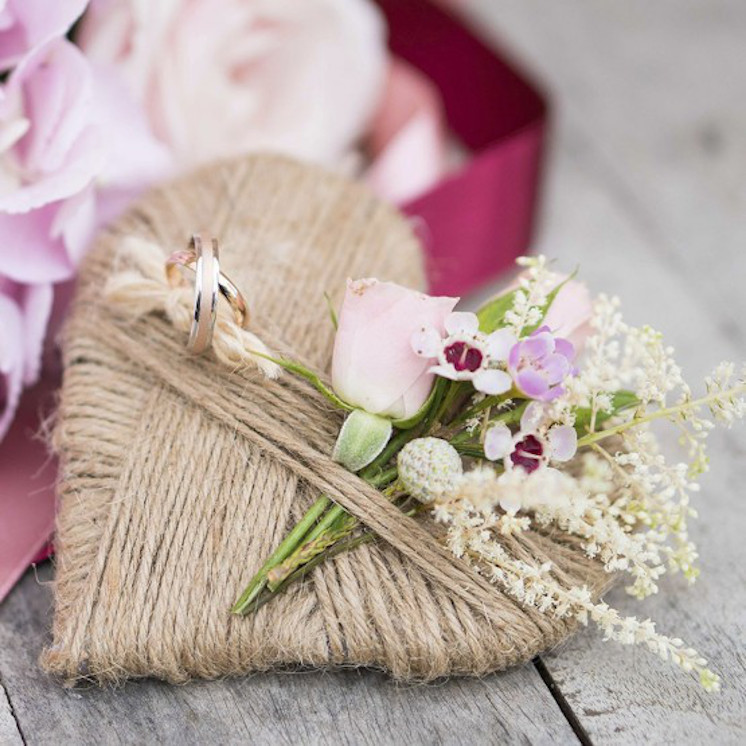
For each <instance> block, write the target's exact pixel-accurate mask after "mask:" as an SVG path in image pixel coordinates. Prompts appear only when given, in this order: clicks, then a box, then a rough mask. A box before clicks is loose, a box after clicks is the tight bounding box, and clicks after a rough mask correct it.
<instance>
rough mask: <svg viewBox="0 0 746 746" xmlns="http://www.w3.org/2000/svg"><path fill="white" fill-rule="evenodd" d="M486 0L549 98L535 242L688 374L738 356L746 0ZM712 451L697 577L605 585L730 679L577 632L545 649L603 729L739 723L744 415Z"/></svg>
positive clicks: (649, 730) (585, 712)
mask: <svg viewBox="0 0 746 746" xmlns="http://www.w3.org/2000/svg"><path fill="white" fill-rule="evenodd" d="M480 6H481V8H482V12H483V14H486V16H488V17H489V18H490V19H491V25H492V26H497V27H499V28H502V29H504V30H505V32H506V34H507V35H508V38H509V39H510V41H511V42H512V43H513V45H514V46H515V48H516V49H517V50H518V51H519V53H521V54H522V55H524V56H526V57H527V58H528V59H530V60H532V61H533V63H534V65H535V67H536V69H537V71H538V72H539V74H540V75H541V76H542V77H544V78H545V80H546V81H547V82H548V85H549V87H550V88H551V89H552V90H554V91H556V92H557V93H556V95H557V96H558V99H559V105H560V117H559V128H558V140H557V143H556V147H555V151H554V153H555V157H554V159H553V162H552V164H551V166H550V173H551V179H550V184H549V189H548V194H547V207H548V209H547V214H546V221H545V224H544V230H543V233H542V238H541V241H540V246H539V249H540V250H542V251H543V252H544V253H546V254H548V255H550V256H556V257H560V258H561V260H562V263H563V265H565V266H574V265H575V264H579V265H580V266H581V267H582V272H583V276H584V278H587V279H589V281H590V282H591V284H592V285H593V286H594V287H596V288H604V289H605V290H607V291H608V292H611V293H616V294H619V295H620V296H621V298H622V299H623V301H624V302H625V312H626V315H627V316H628V317H630V319H631V320H633V321H634V322H636V323H642V322H646V321H647V322H652V323H653V324H654V325H655V326H657V327H658V328H660V329H661V330H662V331H663V332H664V333H665V335H666V337H667V339H668V340H669V341H670V342H671V344H673V345H674V346H675V347H676V349H677V358H678V359H679V360H680V362H681V363H682V364H683V367H684V371H685V374H686V375H687V376H688V377H689V378H690V379H691V380H693V381H696V380H698V379H700V380H701V377H702V376H703V375H705V374H706V373H707V372H708V371H709V370H710V369H711V368H712V367H713V366H714V365H715V364H716V363H717V362H719V361H720V360H722V359H734V360H739V359H743V358H744V357H745V356H744V351H745V348H746V343H745V342H744V339H745V338H744V328H745V327H744V325H743V319H744V317H746V293H744V292H743V282H744V280H745V279H746V253H745V252H744V251H743V249H742V247H743V245H744V240H743V239H744V238H745V237H746V234H744V229H745V228H746V223H745V222H744V220H743V215H744V214H746V209H744V208H745V204H746V203H745V202H744V196H745V194H746V191H745V189H744V186H745V185H746V179H744V167H745V166H746V137H745V136H744V127H743V123H744V117H746V107H745V106H744V103H743V100H740V101H737V100H736V99H737V98H738V96H736V92H737V90H746V65H744V64H743V57H742V54H743V52H742V43H741V41H742V39H743V32H744V30H746V7H745V6H743V4H739V5H737V4H736V3H733V2H714V3H711V4H709V5H708V6H707V8H708V9H707V12H705V11H704V10H703V6H702V5H701V4H694V3H691V2H683V3H676V7H675V9H674V6H673V4H672V3H666V2H662V3H655V4H649V3H645V4H643V3H640V2H636V1H635V2H631V3H624V4H608V3H595V4H594V3H590V2H575V1H572V2H569V3H563V4H550V3H542V2H531V1H529V2H525V0H521V2H520V3H518V2H503V1H502V0H496V1H495V2H491V3H489V4H487V3H481V4H480ZM737 39H740V40H741V41H738V42H737ZM737 80H738V83H739V85H736V81H737ZM715 132H716V133H718V134H717V135H715V134H713V133H715ZM704 133H710V134H707V135H706V134H704ZM713 138H715V140H716V142H717V143H718V144H717V145H715V144H713V142H711V140H712V139H713ZM670 445H673V444H670ZM711 451H712V470H711V473H710V474H708V475H706V476H705V477H704V478H703V480H702V493H701V495H700V496H699V498H698V500H697V501H696V506H697V507H698V509H699V511H700V516H701V518H700V520H699V521H697V522H695V524H694V526H693V530H692V536H693V539H694V540H695V541H696V542H697V544H698V545H699V547H700V552H701V555H702V557H701V567H702V576H701V579H700V581H699V582H698V583H697V584H696V585H695V586H694V587H693V588H687V587H686V586H685V584H684V583H683V582H682V581H680V580H676V579H673V578H672V579H670V580H668V581H666V582H665V583H664V584H663V587H662V593H661V594H660V595H659V596H658V597H656V598H653V599H649V600H648V601H646V602H645V603H643V604H639V603H638V602H636V601H634V600H633V599H631V598H629V597H628V596H626V594H624V592H623V591H622V590H621V589H617V590H616V591H615V592H613V593H612V594H611V595H610V598H609V600H610V601H611V602H612V603H613V604H616V605H617V606H619V607H620V608H621V609H622V610H623V611H624V612H626V613H630V614H638V615H644V616H647V615H649V616H651V617H652V618H653V619H655V620H657V621H658V622H659V628H660V629H661V630H662V631H668V632H671V633H673V634H676V635H680V636H681V637H683V638H684V639H685V640H687V641H688V642H689V643H690V644H691V645H693V646H694V647H696V648H698V649H699V650H701V652H702V653H703V654H704V655H706V657H708V658H709V659H710V661H711V664H712V666H713V668H714V669H715V670H717V671H718V672H719V673H720V674H721V676H722V677H723V679H724V687H723V692H722V693H721V694H720V695H719V696H711V695H710V696H708V695H705V694H703V693H702V692H701V691H699V689H698V688H697V687H696V685H693V684H692V683H691V682H690V681H689V680H688V679H687V677H682V676H680V675H678V674H677V672H675V671H673V670H671V669H669V667H668V666H667V665H666V664H664V663H662V662H660V661H658V660H657V659H655V658H653V657H652V656H651V655H650V654H649V653H647V652H646V651H644V650H627V649H620V648H619V647H618V646H615V645H610V644H606V643H603V642H602V641H601V640H600V639H599V638H598V636H597V635H595V634H593V633H589V634H581V635H579V636H577V637H576V638H575V639H573V640H571V641H569V642H568V643H567V644H566V645H565V646H563V648H562V649H561V650H560V651H557V652H555V653H553V654H552V655H550V656H547V657H546V658H545V664H546V666H547V669H548V670H549V672H550V673H551V675H552V676H553V678H554V680H555V681H556V683H557V685H558V687H559V689H560V692H561V693H562V695H563V696H564V697H565V698H566V700H567V701H568V703H569V704H570V706H571V707H572V708H573V710H574V712H575V714H576V716H577V718H578V720H579V722H580V724H581V726H582V727H583V728H584V729H585V731H586V732H587V733H588V735H589V736H590V738H591V739H592V740H593V741H594V742H596V743H603V744H617V743H618V744H628V743H641V742H649V743H656V744H657V743H677V744H687V743H703V742H706V741H708V740H710V741H713V742H715V743H718V744H726V743H743V742H744V740H745V739H746V676H745V670H744V669H745V664H746V661H745V660H744V640H746V570H745V569H744V568H745V567H746V543H745V542H744V541H743V533H744V528H746V525H745V522H744V519H743V512H742V500H743V497H744V487H743V485H744V483H746V459H744V454H746V438H744V431H743V428H742V427H741V428H736V429H734V430H733V431H730V432H724V433H723V432H717V433H716V434H715V435H714V436H713V437H712V441H711Z"/></svg>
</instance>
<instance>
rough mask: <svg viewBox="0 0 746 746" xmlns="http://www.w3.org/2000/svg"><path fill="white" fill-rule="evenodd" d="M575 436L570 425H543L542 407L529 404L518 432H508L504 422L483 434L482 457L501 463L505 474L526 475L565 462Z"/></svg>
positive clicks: (574, 446)
mask: <svg viewBox="0 0 746 746" xmlns="http://www.w3.org/2000/svg"><path fill="white" fill-rule="evenodd" d="M577 448H578V436H577V433H576V432H575V428H574V427H572V426H571V425H557V424H554V425H552V424H547V423H545V422H544V407H543V405H542V404H541V403H540V402H531V403H530V404H529V405H528V406H527V407H526V410H525V412H524V413H523V416H522V417H521V429H520V430H519V431H518V432H517V433H515V434H514V433H513V432H511V430H510V428H509V427H508V426H507V425H506V424H505V423H504V422H498V423H496V424H494V425H492V426H491V427H490V428H489V429H488V430H487V433H486V434H485V438H484V454H485V456H486V457H487V458H488V459H489V460H490V461H499V460H500V459H502V460H503V463H504V465H505V471H509V470H511V469H515V468H516V467H519V468H521V469H523V471H525V472H526V473H527V474H531V473H533V472H535V471H537V470H539V469H544V468H547V467H548V465H549V463H550V462H552V461H558V462H563V461H569V460H570V459H571V458H572V457H573V456H574V455H575V452H576V451H577Z"/></svg>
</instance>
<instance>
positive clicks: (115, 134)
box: [0, 39, 168, 437]
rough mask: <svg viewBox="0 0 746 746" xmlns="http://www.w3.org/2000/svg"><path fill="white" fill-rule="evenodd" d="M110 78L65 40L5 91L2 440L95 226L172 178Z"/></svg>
mask: <svg viewBox="0 0 746 746" xmlns="http://www.w3.org/2000/svg"><path fill="white" fill-rule="evenodd" d="M128 96H129V94H128V92H127V91H126V89H124V88H123V87H122V85H121V84H120V83H118V82H117V79H116V77H112V75H111V74H110V72H109V71H107V70H104V69H93V68H91V66H90V64H89V63H88V61H87V60H86V59H85V57H83V55H82V54H81V53H80V51H79V50H78V49H77V48H76V47H75V46H74V45H73V44H71V43H70V42H68V41H66V40H65V39H57V40H52V41H50V42H48V43H46V44H44V45H42V46H41V47H38V48H37V49H36V50H35V51H33V52H31V53H30V54H29V55H27V56H26V57H24V58H23V59H22V60H21V62H20V63H19V64H18V66H17V67H16V68H15V69H14V70H13V71H12V73H11V74H10V76H9V78H8V80H7V82H6V83H5V84H4V85H2V86H0V298H1V299H2V310H3V316H2V319H3V322H4V321H5V318H6V315H7V318H8V323H7V324H5V323H4V324H3V325H2V326H1V327H0V437H2V432H4V430H5V429H7V426H8V424H9V423H10V419H11V417H12V415H13V411H14V409H15V405H16V404H17V401H18V397H19V395H20V391H21V388H22V386H24V385H30V384H31V383H33V382H34V381H35V380H36V379H37V378H38V374H39V367H40V359H41V351H42V347H43V340H44V332H45V328H46V325H47V321H48V319H49V313H50V307H51V303H52V294H53V293H52V285H53V284H56V283H59V282H61V281H64V280H67V279H69V278H71V277H72V276H73V274H74V272H75V268H76V266H77V264H78V262H79V260H80V259H81V257H82V255H83V253H84V251H85V249H86V248H87V247H88V244H89V242H90V239H91V237H92V235H93V232H94V230H95V228H96V227H97V226H99V225H101V224H102V223H103V222H105V221H106V220H107V219H109V218H111V217H113V216H114V215H115V214H116V212H118V211H119V210H120V209H122V208H123V207H124V206H125V205H126V203H127V202H128V201H129V200H130V199H131V198H132V197H133V196H135V195H136V194H137V193H138V192H139V191H140V190H141V189H142V187H143V186H144V185H147V184H148V183H149V182H151V181H152V180H153V179H155V178H156V177H157V176H159V175H162V174H163V173H165V169H166V166H167V163H168V161H167V153H166V151H165V149H164V148H163V146H161V145H159V144H158V143H157V142H156V141H155V140H154V139H153V137H152V135H151V134H150V132H149V130H148V128H147V125H146V123H145V120H144V118H143V117H142V116H141V114H140V113H139V112H138V111H137V109H136V108H135V107H134V104H133V103H132V102H131V101H130V100H129V98H128Z"/></svg>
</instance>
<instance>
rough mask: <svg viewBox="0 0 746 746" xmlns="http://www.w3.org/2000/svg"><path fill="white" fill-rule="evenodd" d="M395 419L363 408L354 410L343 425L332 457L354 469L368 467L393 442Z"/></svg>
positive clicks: (347, 467)
mask: <svg viewBox="0 0 746 746" xmlns="http://www.w3.org/2000/svg"><path fill="white" fill-rule="evenodd" d="M392 430H393V428H392V425H391V420H387V419H386V418H385V417H379V416H378V415H376V414H371V413H370V412H365V411H363V410H362V409H355V410H353V411H352V412H351V413H350V414H349V415H348V416H347V419H346V420H345V422H344V425H342V429H341V430H340V431H339V435H338V436H337V442H336V443H335V444H334V452H333V453H332V458H333V459H334V460H335V461H336V462H338V463H340V464H342V466H344V467H345V468H346V469H349V470H350V471H352V472H358V471H360V470H361V469H364V468H365V467H366V466H368V464H370V463H371V462H373V461H375V459H376V457H377V456H378V455H379V454H380V453H381V451H383V449H384V448H385V447H386V443H388V442H389V438H390V437H391V432H392Z"/></svg>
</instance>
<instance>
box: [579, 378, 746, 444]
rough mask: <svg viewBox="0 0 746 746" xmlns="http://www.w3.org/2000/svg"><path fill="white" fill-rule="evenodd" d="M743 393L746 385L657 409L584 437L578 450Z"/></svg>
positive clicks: (745, 390) (580, 440)
mask: <svg viewBox="0 0 746 746" xmlns="http://www.w3.org/2000/svg"><path fill="white" fill-rule="evenodd" d="M743 393H746V385H743V386H734V387H733V388H732V389H729V390H728V391H715V392H713V393H712V394H708V395H707V396H703V397H702V398H700V399H695V400H694V401H688V402H684V403H683V404H676V405H675V406H673V407H665V408H664V409H657V410H656V411H655V412H650V413H649V414H646V415H645V416H644V417H636V418H634V419H632V420H629V421H628V422H622V423H621V424H619V425H615V426H614V427H608V428H606V430H599V431H598V432H597V433H588V435H584V436H583V437H582V438H580V439H579V440H578V448H583V447H585V446H589V445H591V444H592V443H597V442H598V441H599V440H603V439H604V438H610V437H611V436H612V435H618V434H619V433H622V432H624V431H625V430H629V429H630V428H633V427H638V426H639V425H644V424H645V423H646V422H653V421H654V420H659V419H661V418H664V417H670V416H671V415H673V414H680V413H681V412H686V411H687V410H693V409H699V408H700V407H702V406H704V405H706V404H710V403H711V402H714V401H717V400H718V399H724V398H727V397H729V396H730V397H732V396H736V395H738V394H743Z"/></svg>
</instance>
